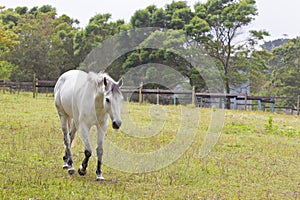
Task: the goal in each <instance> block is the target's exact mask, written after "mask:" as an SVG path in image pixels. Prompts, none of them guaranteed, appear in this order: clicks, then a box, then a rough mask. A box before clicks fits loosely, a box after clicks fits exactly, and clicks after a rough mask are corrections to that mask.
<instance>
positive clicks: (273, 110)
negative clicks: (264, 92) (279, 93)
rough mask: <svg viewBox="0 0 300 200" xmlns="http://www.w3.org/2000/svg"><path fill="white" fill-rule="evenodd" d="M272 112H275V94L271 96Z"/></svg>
mask: <svg viewBox="0 0 300 200" xmlns="http://www.w3.org/2000/svg"><path fill="white" fill-rule="evenodd" d="M271 102H272V103H271V113H273V112H275V98H274V95H272V96H271Z"/></svg>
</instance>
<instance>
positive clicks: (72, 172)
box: [68, 167, 75, 175]
mask: <svg viewBox="0 0 300 200" xmlns="http://www.w3.org/2000/svg"><path fill="white" fill-rule="evenodd" d="M68 173H69V174H70V175H73V174H75V169H74V167H71V168H69V169H68Z"/></svg>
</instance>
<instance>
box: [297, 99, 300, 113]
mask: <svg viewBox="0 0 300 200" xmlns="http://www.w3.org/2000/svg"><path fill="white" fill-rule="evenodd" d="M299 114H300V95H298V102H297V115H299Z"/></svg>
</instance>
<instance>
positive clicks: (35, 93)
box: [33, 74, 38, 98]
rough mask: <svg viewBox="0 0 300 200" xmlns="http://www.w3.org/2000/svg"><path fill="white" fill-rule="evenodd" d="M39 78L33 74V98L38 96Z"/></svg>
mask: <svg viewBox="0 0 300 200" xmlns="http://www.w3.org/2000/svg"><path fill="white" fill-rule="evenodd" d="M37 81H38V80H37V78H36V76H35V74H34V75H33V98H36V97H37V84H38V83H37Z"/></svg>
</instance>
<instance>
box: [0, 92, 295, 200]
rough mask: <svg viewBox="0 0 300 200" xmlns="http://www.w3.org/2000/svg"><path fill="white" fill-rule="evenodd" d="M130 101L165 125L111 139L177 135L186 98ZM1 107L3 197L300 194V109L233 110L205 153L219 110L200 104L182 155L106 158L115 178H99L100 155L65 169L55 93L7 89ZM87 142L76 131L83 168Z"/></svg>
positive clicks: (134, 141) (131, 141)
mask: <svg viewBox="0 0 300 200" xmlns="http://www.w3.org/2000/svg"><path fill="white" fill-rule="evenodd" d="M127 106H129V107H130V109H129V114H128V116H127V117H129V118H130V119H131V120H132V121H133V122H134V123H135V124H138V125H144V126H146V125H149V124H151V123H153V124H156V125H157V127H158V128H157V130H158V133H157V134H156V135H153V136H152V137H151V138H147V139H145V138H144V139H142V138H135V137H131V136H128V135H126V134H125V133H123V132H122V131H113V130H112V129H109V131H108V134H107V139H109V140H111V141H113V142H114V143H115V144H116V145H118V146H120V147H121V148H124V149H127V150H131V151H132V152H149V151H155V150H157V149H158V148H162V147H163V146H165V145H167V144H168V143H170V142H171V141H172V139H174V137H175V136H176V132H177V131H178V129H179V128H180V108H181V107H180V106H164V107H153V105H148V104H142V105H139V104H129V105H127ZM0 109H1V118H0V146H1V148H0V199H30V198H32V199H300V134H299V130H300V118H299V117H296V116H288V115H279V114H272V115H271V114H270V113H264V112H258V111H256V112H250V111H248V112H244V111H226V119H225V124H224V127H223V131H222V134H221V135H220V138H219V140H218V142H217V144H216V145H215V146H214V148H213V149H212V151H211V153H210V154H209V155H208V156H206V157H204V158H202V159H199V157H198V153H199V147H200V146H201V144H202V142H203V139H204V136H205V133H206V131H207V129H208V127H209V123H210V120H211V119H210V116H211V112H213V111H212V110H211V109H199V108H195V109H194V111H195V112H197V113H198V114H199V116H200V124H199V127H198V128H197V135H196V137H195V141H194V142H193V144H192V145H191V146H190V148H189V149H188V150H187V151H186V152H185V153H184V154H183V155H182V156H181V157H180V158H179V159H178V160H177V161H176V162H174V163H173V164H171V165H170V166H168V167H166V168H164V169H161V170H158V171H155V172H150V173H144V174H138V173H125V172H121V171H118V170H115V169H112V168H110V167H108V166H105V165H104V166H103V171H104V177H105V178H106V179H107V180H106V181H104V182H96V180H95V178H96V176H95V164H96V158H95V157H92V159H91V160H90V163H89V167H88V174H87V175H86V176H85V177H80V176H79V175H78V174H75V175H73V176H69V175H68V173H67V171H64V170H63V169H62V164H63V160H62V156H63V153H64V145H63V134H62V132H61V128H60V122H59V118H58V116H57V114H56V110H55V107H54V103H53V97H45V96H44V95H42V94H40V95H39V97H38V98H37V99H33V98H32V96H31V94H27V93H21V94H20V95H9V94H5V95H4V94H0ZM156 109H157V110H156ZM160 109H164V113H165V114H163V115H162V114H160V113H161V112H160ZM153 110H154V111H153ZM151 112H152V113H151ZM162 119H164V120H165V123H164V124H161V123H160V122H161V121H162ZM124 123H125V122H124ZM123 125H124V124H123ZM160 126H161V127H160ZM129 128H130V127H129ZM157 130H156V129H155V130H153V131H157ZM133 131H134V130H133ZM137 131H138V130H137ZM83 150H84V149H83V145H82V142H81V140H80V137H76V139H75V141H74V145H73V147H72V153H73V158H74V162H75V167H76V168H78V166H79V164H80V163H81V161H82V159H83V157H84V154H83ZM104 151H105V149H104ZM112 159H113V158H112Z"/></svg>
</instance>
